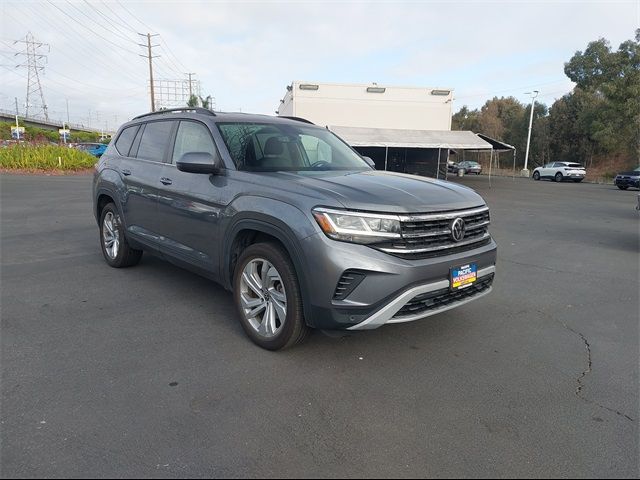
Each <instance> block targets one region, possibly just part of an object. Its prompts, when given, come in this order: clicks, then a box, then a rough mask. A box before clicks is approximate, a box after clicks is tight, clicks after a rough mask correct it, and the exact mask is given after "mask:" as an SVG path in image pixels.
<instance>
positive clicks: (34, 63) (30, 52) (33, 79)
mask: <svg viewBox="0 0 640 480" xmlns="http://www.w3.org/2000/svg"><path fill="white" fill-rule="evenodd" d="M17 43H21V44H24V50H22V51H21V52H18V53H16V56H22V57H25V61H24V62H23V63H21V64H19V65H16V67H22V68H26V69H27V101H26V105H25V117H28V116H29V107H31V106H34V107H35V106H37V107H38V108H37V109H36V110H35V113H33V115H40V114H44V118H45V120H47V121H48V120H49V113H48V112H47V102H45V101H44V93H43V92H42V84H41V83H40V72H44V64H45V63H47V55H46V54H47V53H49V51H50V49H49V45H48V44H46V43H41V42H37V41H36V40H35V38H34V37H33V35H32V34H31V32H29V33H28V34H27V35H26V36H25V37H24V39H23V40H16V41H15V42H13V44H14V45H15V44H17ZM41 52H46V53H41ZM37 97H39V99H40V104H39V105H38V104H33V105H32V103H31V102H32V101H37V100H36V98H37Z"/></svg>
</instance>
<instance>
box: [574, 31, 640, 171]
mask: <svg viewBox="0 0 640 480" xmlns="http://www.w3.org/2000/svg"><path fill="white" fill-rule="evenodd" d="M564 71H565V73H566V75H567V76H568V77H569V78H570V79H571V80H572V81H573V82H575V83H576V89H575V91H574V95H579V96H581V98H580V99H579V102H578V103H579V104H580V105H581V106H582V107H583V108H581V109H580V111H578V112H577V116H576V118H575V121H576V122H577V123H578V124H579V125H578V126H577V129H578V130H582V133H583V134H585V135H587V136H588V138H589V141H590V142H592V147H593V149H594V151H595V152H596V153H600V154H612V153H620V152H624V151H626V152H627V153H628V154H631V155H634V156H635V157H636V158H638V159H640V29H638V30H636V32H635V40H628V41H626V42H623V43H622V44H621V45H620V47H619V48H618V50H617V51H613V50H612V49H611V46H610V44H609V42H608V41H607V40H605V39H603V38H601V39H599V40H596V41H595V42H591V43H589V45H588V46H587V48H586V49H585V51H584V52H580V51H579V52H576V53H575V55H574V56H573V57H572V58H571V59H570V60H569V61H568V62H567V63H566V64H565V68H564Z"/></svg>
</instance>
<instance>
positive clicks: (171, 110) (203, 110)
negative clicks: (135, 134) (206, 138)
mask: <svg viewBox="0 0 640 480" xmlns="http://www.w3.org/2000/svg"><path fill="white" fill-rule="evenodd" d="M178 112H195V113H203V114H205V115H212V116H214V117H215V116H216V114H215V112H214V111H213V110H209V109H208V108H202V107H184V108H183V107H180V108H166V109H164V110H158V111H157V112H149V113H144V114H142V115H138V116H137V117H134V120H137V119H138V118H143V117H149V116H151V115H160V114H163V113H178Z"/></svg>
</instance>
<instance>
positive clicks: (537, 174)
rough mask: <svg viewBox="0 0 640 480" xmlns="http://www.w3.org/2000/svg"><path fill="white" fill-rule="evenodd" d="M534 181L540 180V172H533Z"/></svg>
mask: <svg viewBox="0 0 640 480" xmlns="http://www.w3.org/2000/svg"><path fill="white" fill-rule="evenodd" d="M533 179H534V180H535V181H538V180H540V172H533Z"/></svg>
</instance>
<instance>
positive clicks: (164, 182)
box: [160, 177, 173, 185]
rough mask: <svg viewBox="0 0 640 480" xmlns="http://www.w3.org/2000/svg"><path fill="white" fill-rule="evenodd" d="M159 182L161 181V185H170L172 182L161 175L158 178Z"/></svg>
mask: <svg viewBox="0 0 640 480" xmlns="http://www.w3.org/2000/svg"><path fill="white" fill-rule="evenodd" d="M160 182H162V184H163V185H171V184H172V183H173V180H171V179H170V178H167V177H162V178H161V179H160Z"/></svg>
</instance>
